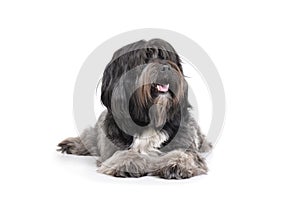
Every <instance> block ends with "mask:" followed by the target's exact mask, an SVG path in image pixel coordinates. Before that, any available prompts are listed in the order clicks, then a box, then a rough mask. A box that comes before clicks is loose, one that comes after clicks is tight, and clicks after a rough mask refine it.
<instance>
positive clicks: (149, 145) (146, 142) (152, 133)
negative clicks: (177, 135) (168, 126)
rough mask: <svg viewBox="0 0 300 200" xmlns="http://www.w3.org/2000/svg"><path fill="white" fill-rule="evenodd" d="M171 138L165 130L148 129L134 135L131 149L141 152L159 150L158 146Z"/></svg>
mask: <svg viewBox="0 0 300 200" xmlns="http://www.w3.org/2000/svg"><path fill="white" fill-rule="evenodd" d="M168 139H169V136H168V134H167V133H165V132H164V131H156V130H154V129H148V130H146V131H144V132H143V133H142V134H140V135H136V136H134V139H133V142H132V144H131V149H132V150H134V151H137V152H140V153H144V154H147V153H149V152H159V150H158V148H160V147H161V145H162V144H163V143H164V142H165V141H167V140H168Z"/></svg>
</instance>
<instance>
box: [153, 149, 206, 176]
mask: <svg viewBox="0 0 300 200" xmlns="http://www.w3.org/2000/svg"><path fill="white" fill-rule="evenodd" d="M170 154H173V155H172V156H171V157H170V159H169V160H168V161H167V163H166V164H164V165H163V166H162V167H161V168H160V169H158V170H157V171H156V172H155V173H154V175H156V176H159V177H161V178H165V179H185V178H190V177H193V176H197V175H201V174H206V173H207V171H208V168H207V166H206V163H205V161H204V160H203V159H202V158H200V157H198V155H195V154H194V153H186V152H181V151H174V152H171V153H170ZM169 156H170V155H168V157H169Z"/></svg>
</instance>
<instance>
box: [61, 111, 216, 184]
mask: <svg viewBox="0 0 300 200" xmlns="http://www.w3.org/2000/svg"><path fill="white" fill-rule="evenodd" d="M106 113H107V111H104V112H103V113H102V114H101V116H100V117H99V120H98V122H97V123H96V125H95V127H94V128H90V129H86V130H85V131H84V132H83V133H82V135H81V136H80V137H76V138H67V139H66V140H64V141H62V142H61V143H59V145H58V146H59V147H61V149H60V151H61V152H62V153H64V152H66V153H68V154H75V155H94V156H97V157H99V159H98V162H97V165H98V166H99V168H98V170H97V171H98V172H100V173H103V174H107V175H112V176H117V177H141V176H145V175H152V176H159V177H162V178H166V179H182V178H189V177H192V176H196V175H200V174H206V173H207V170H208V169H207V166H206V164H205V162H204V158H203V157H201V155H200V152H208V151H210V150H211V145H210V144H209V143H208V142H207V141H206V140H205V136H204V135H202V134H201V133H200V131H199V127H198V125H197V123H196V122H195V121H194V120H193V119H192V120H190V122H189V123H188V124H187V126H188V127H189V129H188V130H186V129H185V128H181V129H180V131H179V132H178V133H177V135H176V137H175V138H174V139H173V140H172V141H171V142H170V143H169V144H168V145H166V146H165V147H164V148H162V149H159V147H160V144H161V143H162V142H164V141H165V140H166V138H165V137H166V136H164V134H163V133H157V132H155V131H151V130H149V132H147V133H145V134H142V135H141V136H139V137H136V138H135V139H134V141H133V143H132V145H131V147H130V149H126V148H124V149H120V148H118V147H117V146H116V145H114V144H113V143H112V142H111V141H110V140H109V139H108V138H107V137H106V134H105V132H104V130H103V122H104V120H105V115H106ZM184 131H188V132H189V133H187V132H184ZM188 136H191V138H189V137H188ZM191 139H196V140H194V141H193V142H192V145H191V143H190V142H189V141H191ZM191 146H192V147H191ZM194 147H196V148H197V149H198V150H199V152H198V153H197V152H195V151H191V150H189V149H190V148H192V149H193V148H194Z"/></svg>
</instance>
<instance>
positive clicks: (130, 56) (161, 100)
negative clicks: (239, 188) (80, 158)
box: [58, 39, 212, 179]
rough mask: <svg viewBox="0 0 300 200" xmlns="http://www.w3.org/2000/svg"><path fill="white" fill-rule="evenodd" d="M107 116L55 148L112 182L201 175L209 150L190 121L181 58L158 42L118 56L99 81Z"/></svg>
mask: <svg viewBox="0 0 300 200" xmlns="http://www.w3.org/2000/svg"><path fill="white" fill-rule="evenodd" d="M101 101H102V103H103V105H104V106H105V107H106V110H105V111H104V112H103V113H102V114H101V115H100V117H99V119H98V121H97V123H96V124H95V126H94V127H90V128H88V129H86V130H84V131H83V133H82V134H81V135H80V136H79V137H71V138H67V139H65V140H63V141H62V142H60V143H59V144H58V147H59V149H58V151H61V152H62V153H67V154H74V155H85V156H96V157H97V166H98V167H99V168H98V169H97V171H98V172H100V173H103V174H107V175H112V176H116V177H141V176H146V175H150V176H158V177H161V178H165V179H184V178H190V177H193V176H197V175H200V174H206V173H207V171H208V168H207V164H206V161H205V159H204V157H203V156H202V155H203V154H202V153H207V152H209V151H211V149H212V145H211V143H210V142H208V141H207V139H206V137H205V135H203V134H202V133H201V131H200V128H199V125H198V124H197V122H196V120H195V119H194V118H193V117H192V116H191V114H190V110H191V109H192V107H191V105H190V103H189V101H188V84H187V82H186V80H185V76H184V74H183V69H182V65H181V59H180V56H179V55H178V54H177V52H176V51H175V49H174V48H173V47H172V46H171V44H169V43H168V42H166V41H164V40H162V39H151V40H149V41H146V40H140V41H137V42H134V43H132V44H128V45H126V46H124V47H122V48H120V49H119V50H117V51H116V52H115V53H114V55H113V57H112V60H111V61H110V62H109V63H108V64H107V66H106V68H105V70H104V73H103V78H102V85H101Z"/></svg>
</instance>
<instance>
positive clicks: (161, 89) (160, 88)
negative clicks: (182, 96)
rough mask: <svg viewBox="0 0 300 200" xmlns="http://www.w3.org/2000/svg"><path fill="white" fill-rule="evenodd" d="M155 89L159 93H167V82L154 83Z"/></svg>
mask: <svg viewBox="0 0 300 200" xmlns="http://www.w3.org/2000/svg"><path fill="white" fill-rule="evenodd" d="M154 87H155V89H156V90H157V92H159V93H167V92H168V91H169V84H158V83H156V84H154Z"/></svg>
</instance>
